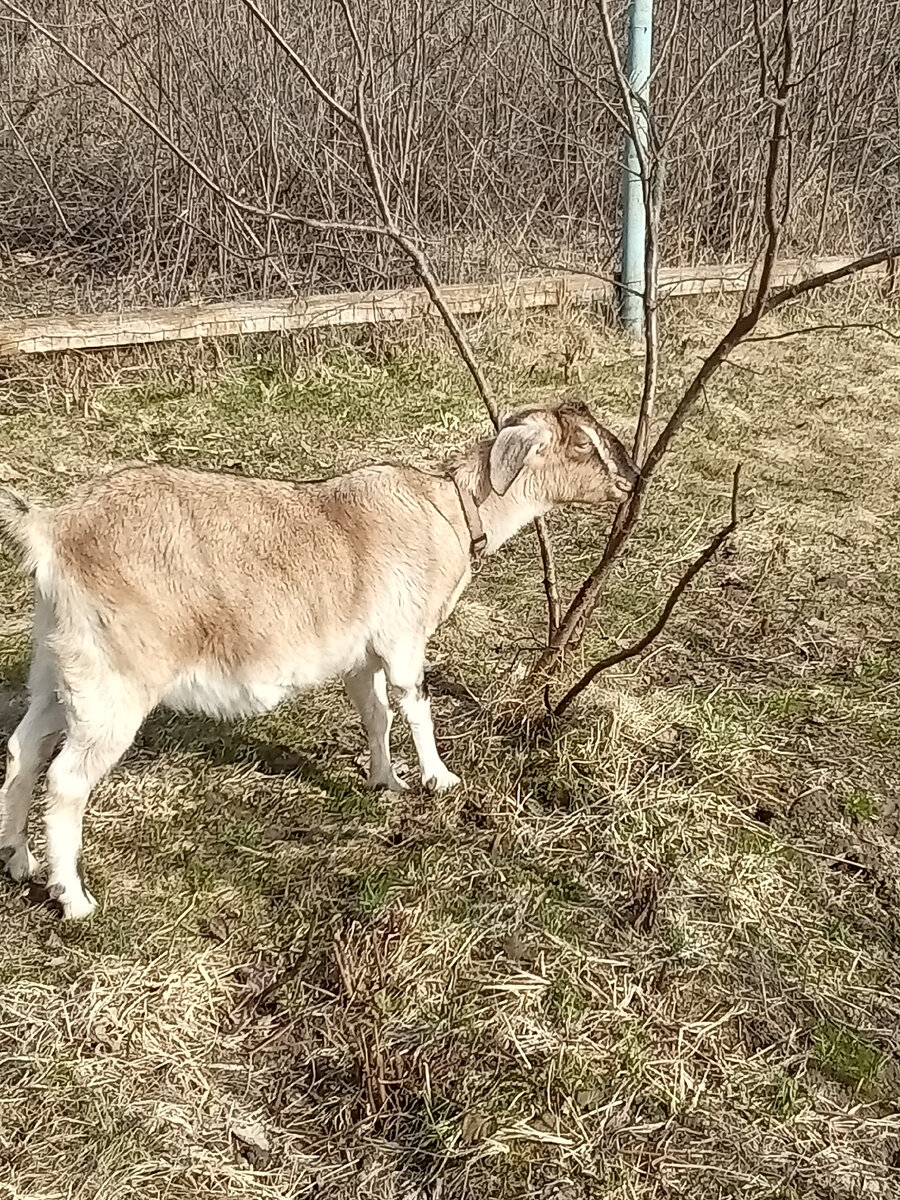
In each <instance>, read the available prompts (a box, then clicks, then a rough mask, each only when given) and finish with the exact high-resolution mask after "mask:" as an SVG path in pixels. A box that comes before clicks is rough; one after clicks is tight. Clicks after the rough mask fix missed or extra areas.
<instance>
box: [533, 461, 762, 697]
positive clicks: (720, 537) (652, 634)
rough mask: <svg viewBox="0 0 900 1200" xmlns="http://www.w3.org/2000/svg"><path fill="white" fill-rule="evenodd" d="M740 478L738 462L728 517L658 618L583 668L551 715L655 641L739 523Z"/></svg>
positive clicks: (680, 580) (679, 583)
mask: <svg viewBox="0 0 900 1200" xmlns="http://www.w3.org/2000/svg"><path fill="white" fill-rule="evenodd" d="M740 478H741V467H740V464H738V465H737V466H736V467H735V469H734V478H733V480H732V485H731V520H730V521H729V522H728V524H727V525H726V526H725V527H724V528H723V529H720V530H719V532H718V533H717V534H716V536H715V537H714V538H713V539H712V541H711V542H710V543H709V545H708V546H707V547H706V549H705V550H704V551H703V553H702V554H701V555H700V556H699V557H698V558H696V559H695V560H694V561H693V562H692V563H691V565H690V566H689V567H688V569H687V570H686V571H685V573H684V574H683V575H682V576H681V578H680V579H679V580H678V583H676V585H675V587H674V588H673V589H672V591H671V592H670V593H669V598H668V600H666V602H665V604H664V605H663V609H662V612H661V613H660V614H659V618H658V620H657V622H656V624H655V625H654V626H653V628H652V629H650V630H649V631H648V632H647V633H645V634H644V636H643V637H642V638H641V639H640V641H637V642H635V643H634V644H633V645H631V646H628V647H627V648H626V649H625V650H619V651H618V652H617V653H616V654H611V655H610V656H609V658H604V659H601V660H600V662H597V663H594V665H593V666H592V667H591V668H590V670H588V671H585V673H584V675H582V677H581V678H580V679H579V680H578V682H577V683H575V684H573V685H572V687H570V688H569V690H568V691H567V692H566V694H565V695H564V696H563V698H562V699H561V700H560V701H559V703H558V704H557V705H556V707H555V708H554V709H553V713H554V715H555V716H557V717H559V716H562V714H563V713H564V712H565V710H566V709H567V708H568V707H569V706H570V704H572V702H573V701H575V700H577V699H578V697H579V696H580V695H581V693H582V692H583V691H584V690H585V688H587V687H589V686H590V684H592V683H593V682H594V680H595V679H596V678H597V676H598V675H600V674H601V673H602V672H603V671H608V670H609V668H610V667H615V666H618V664H619V663H623V662H627V661H628V659H630V658H636V657H637V656H638V655H639V654H643V652H644V651H645V650H646V649H647V648H648V646H650V645H651V644H652V643H653V642H655V641H656V639H657V638H658V637H659V635H660V634H661V633H662V631H663V630H664V629H665V627H666V624H667V623H668V620H669V617H671V615H672V613H673V611H674V609H675V606H676V604H677V603H678V601H679V599H680V598H681V596H682V595H683V593H684V592H685V591H686V589H687V588H688V587H689V586H690V584H691V582H692V581H693V580H694V579H695V578H696V577H697V575H699V574H700V572H701V571H702V570H703V568H704V567H705V566H706V564H707V563H708V562H709V561H710V560H711V559H712V558H713V557H714V556H715V554H716V552H717V551H718V549H719V547H720V546H721V545H722V543H723V542H724V541H725V540H726V538H728V537H730V536H731V534H733V533H734V531H735V530H736V529H737V527H738V525H739V523H740V521H739V516H738V485H739V483H740Z"/></svg>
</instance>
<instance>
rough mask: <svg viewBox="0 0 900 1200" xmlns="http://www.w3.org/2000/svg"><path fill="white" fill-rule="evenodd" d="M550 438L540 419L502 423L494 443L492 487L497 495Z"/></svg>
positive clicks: (508, 485)
mask: <svg viewBox="0 0 900 1200" xmlns="http://www.w3.org/2000/svg"><path fill="white" fill-rule="evenodd" d="M549 441H550V431H549V430H548V429H547V427H546V426H545V425H543V424H539V423H538V422H537V421H521V422H515V423H510V424H508V425H503V426H502V428H501V429H500V432H499V433H498V434H497V436H496V438H494V444H493V445H492V446H491V459H490V474H491V487H492V488H493V489H494V491H495V492H496V493H497V495H498V496H503V495H504V494H505V493H506V492H508V491H509V489H510V487H511V486H512V484H513V482H514V481H515V479H516V477H517V476H518V474H519V472H520V471H521V470H522V468H523V467H524V466H525V464H526V463H527V462H528V461H529V459H531V458H533V457H534V456H535V455H536V454H537V453H539V451H540V450H542V449H543V448H544V446H546V445H547V443H548V442H549Z"/></svg>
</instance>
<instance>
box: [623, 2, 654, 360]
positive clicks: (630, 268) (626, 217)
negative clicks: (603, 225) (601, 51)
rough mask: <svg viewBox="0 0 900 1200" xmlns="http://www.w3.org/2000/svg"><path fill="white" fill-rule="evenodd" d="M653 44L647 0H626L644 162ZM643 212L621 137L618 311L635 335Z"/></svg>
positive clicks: (629, 150) (634, 155)
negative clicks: (622, 162) (622, 170)
mask: <svg viewBox="0 0 900 1200" xmlns="http://www.w3.org/2000/svg"><path fill="white" fill-rule="evenodd" d="M652 47H653V0H632V3H631V8H630V10H629V14H628V54H627V58H626V66H625V72H626V75H627V76H628V85H629V87H630V88H631V94H632V96H633V97H634V98H635V100H634V111H635V125H636V126H637V135H638V140H639V142H640V147H641V151H642V153H643V157H644V161H645V162H647V161H648V153H647V147H648V138H647V119H646V117H645V115H644V113H645V109H644V105H646V104H647V102H648V100H649V96H650V58H651V53H652ZM646 233H647V210H646V206H645V205H644V191H643V187H642V186H641V168H640V158H639V156H638V148H637V146H635V144H634V141H633V139H632V138H631V136H630V134H629V136H627V137H626V139H625V170H624V174H623V178H622V268H621V274H620V283H621V293H620V295H621V315H622V325H623V327H624V329H625V332H626V333H628V334H629V335H630V336H631V337H633V338H635V339H640V338H642V337H643V334H644V307H643V298H644V286H645V279H644V240H645V238H646Z"/></svg>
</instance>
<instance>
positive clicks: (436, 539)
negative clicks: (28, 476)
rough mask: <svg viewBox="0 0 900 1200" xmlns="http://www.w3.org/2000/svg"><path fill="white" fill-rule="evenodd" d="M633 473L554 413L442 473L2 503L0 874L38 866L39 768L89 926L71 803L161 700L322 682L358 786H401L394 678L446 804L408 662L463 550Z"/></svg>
mask: <svg viewBox="0 0 900 1200" xmlns="http://www.w3.org/2000/svg"><path fill="white" fill-rule="evenodd" d="M636 477H637V472H636V469H635V466H634V464H633V463H632V461H631V459H630V457H629V455H628V453H627V452H626V450H625V449H624V447H623V446H622V444H621V443H620V442H619V441H618V440H617V439H616V438H615V437H614V436H613V435H612V434H611V433H610V432H609V431H608V430H607V429H605V428H604V427H603V426H602V425H600V424H599V423H598V422H597V421H596V420H595V419H594V418H593V416H592V415H591V413H590V411H589V410H588V409H587V407H586V406H585V405H583V404H581V403H580V402H572V401H566V402H563V403H558V404H556V405H555V406H551V407H548V408H532V409H528V410H525V411H522V412H519V413H515V414H513V415H511V416H509V417H507V418H506V419H505V420H504V421H503V422H502V423H501V427H500V429H499V431H498V432H497V434H496V436H494V437H492V438H489V439H487V440H484V441H481V442H479V443H478V444H477V445H475V446H473V447H472V448H471V449H470V450H469V451H468V452H467V453H464V454H462V455H460V456H459V457H457V458H455V459H451V460H448V462H447V463H446V464H445V466H444V469H443V470H442V471H441V472H434V473H432V472H428V471H424V470H419V469H417V468H414V467H409V466H385V465H379V466H369V467H362V468H360V469H358V470H355V471H351V472H349V473H348V474H345V475H339V476H336V477H334V478H330V479H325V480H317V481H313V482H288V481H281V480H275V479H259V478H248V477H244V476H240V475H227V474H220V473H215V472H208V471H195V470H187V469H182V468H176V467H168V466H150V465H137V466H125V467H120V468H118V469H115V470H113V471H111V472H110V473H107V474H104V475H102V476H100V477H99V478H97V479H94V480H93V481H91V482H89V483H87V484H86V485H84V486H82V487H81V489H80V490H77V491H76V492H75V493H74V494H73V495H72V496H71V497H70V498H69V499H67V500H65V501H63V502H62V503H61V504H59V505H57V506H55V507H43V506H39V505H36V504H34V503H32V502H31V501H29V500H27V499H25V498H24V497H22V496H21V495H19V494H18V493H17V492H14V491H13V490H12V489H10V488H6V487H0V525H2V526H3V527H5V529H6V532H7V533H8V535H10V537H11V539H12V541H13V542H14V543H15V544H17V545H18V547H19V548H20V549H21V550H22V551H23V552H24V566H25V569H26V571H28V572H29V573H30V574H32V575H33V576H34V590H35V612H34V630H33V655H32V662H31V668H30V674H29V684H28V687H29V696H30V703H29V707H28V711H27V713H26V715H25V717H24V718H23V720H22V721H21V723H20V724H19V725H18V727H17V728H16V730H15V731H14V733H13V734H12V736H11V737H10V739H9V746H8V750H7V767H6V779H5V782H4V785H3V789H2V791H0V808H2V811H0V861H2V862H3V863H4V864H5V866H6V869H7V871H8V872H9V873H10V874H11V875H12V877H13V878H14V879H16V880H23V879H27V878H28V877H30V876H31V874H32V873H33V871H34V870H35V867H36V863H35V859H34V857H33V855H32V853H31V850H30V849H29V846H28V837H27V827H28V813H29V808H30V805H31V800H32V795H33V792H34V788H35V785H36V783H37V780H38V776H39V774H40V773H41V771H42V770H43V769H44V767H45V766H46V765H47V764H48V763H50V767H49V771H48V773H47V785H46V791H47V797H46V815H45V824H46V838H47V859H48V867H49V878H48V886H49V891H50V895H51V896H52V897H53V898H54V899H56V900H58V901H59V903H60V905H61V907H62V910H63V915H64V917H67V918H81V917H88V916H90V914H91V913H92V912H93V911H94V908H95V906H96V902H95V900H94V898H93V897H92V896H91V895H90V893H88V892H87V891H86V890H85V888H84V885H83V881H82V877H81V871H80V853H81V838H82V820H83V815H84V810H85V807H86V804H87V800H88V797H89V795H90V792H91V789H92V788H93V787H94V786H95V785H96V784H97V782H98V781H99V780H100V779H101V778H103V776H104V775H105V774H106V773H107V772H108V771H109V770H110V769H111V768H112V767H113V766H114V765H115V763H116V762H117V761H118V760H119V759H120V758H121V756H122V755H123V754H124V753H125V751H126V750H127V749H128V747H129V746H130V745H131V743H132V741H133V740H134V737H135V735H136V733H137V731H138V728H139V727H140V725H141V723H142V721H143V720H144V718H145V717H146V716H147V714H148V713H149V712H150V711H151V710H152V709H153V708H155V707H156V706H157V705H159V704H164V705H166V706H168V707H170V708H175V709H180V710H182V711H199V712H202V713H206V714H208V715H210V716H215V717H221V718H227V717H238V716H245V715H249V714H251V713H258V712H264V711H266V710H268V709H270V708H272V707H274V706H275V705H276V704H278V703H279V702H280V701H281V700H283V699H285V698H287V697H289V696H292V695H296V694H297V693H298V692H300V691H302V690H305V689H308V688H312V687H315V686H316V685H317V684H320V683H323V682H325V681H326V680H328V679H332V678H335V677H338V676H340V677H342V678H343V681H344V684H345V686H346V690H347V693H348V695H349V698H350V700H351V701H352V703H353V705H354V706H355V708H356V710H357V712H358V713H359V716H360V718H361V720H362V723H363V725H364V727H365V730H366V733H367V735H368V743H369V755H370V762H369V775H368V784H369V785H370V786H372V787H376V788H390V789H391V790H395V791H397V790H402V788H403V787H404V785H403V783H402V782H401V781H400V779H399V778H398V777H397V774H396V772H395V770H394V767H393V764H392V762H391V751H390V741H389V736H390V729H391V723H392V720H393V714H392V711H391V708H390V705H389V701H388V691H387V685H388V683H390V685H391V686H392V687H393V688H394V689H396V690H397V692H398V693H399V697H400V707H401V709H402V711H403V713H404V716H405V717H406V719H407V721H408V723H409V725H410V728H411V731H412V736H413V741H414V743H415V748H416V753H417V757H418V759H419V765H420V767H421V772H422V782H423V784H424V785H425V786H426V787H429V788H431V789H434V790H437V791H440V790H442V789H444V788H449V787H453V786H454V785H455V784H457V783H459V779H458V777H457V776H456V775H454V774H453V773H452V772H451V771H450V770H449V769H448V768H447V767H446V766H445V764H444V762H443V761H442V759H441V757H440V755H439V754H438V750H437V746H436V745H435V740H434V729H433V726H432V720H431V709H430V705H429V700H428V695H427V692H426V689H425V684H424V664H425V648H426V643H427V641H428V639H429V638H430V637H431V635H432V634H433V633H434V631H435V630H436V629H437V627H438V625H440V623H441V622H442V621H444V620H445V619H446V618H447V616H449V614H450V613H451V612H452V611H453V608H454V607H455V605H456V603H457V601H458V600H459V597H460V595H461V594H462V592H463V590H464V589H465V587H466V585H467V584H468V583H469V580H470V579H471V574H472V572H471V560H472V556H473V554H474V555H477V554H478V553H480V552H482V551H483V552H484V553H487V554H491V553H493V552H494V551H495V550H497V549H498V547H500V546H501V545H502V544H503V543H504V542H505V541H507V539H508V538H510V537H511V536H512V535H513V534H514V533H516V532H517V531H518V530H519V529H521V528H522V526H524V525H525V524H526V523H527V522H528V521H530V520H531V519H532V518H534V517H537V516H540V515H541V514H543V513H545V512H547V511H549V510H550V509H551V508H553V507H554V506H557V505H564V504H569V503H588V504H602V503H609V502H613V503H620V502H622V501H623V500H624V499H625V498H627V496H628V495H629V493H630V491H631V489H632V487H633V485H634V482H635V479H636ZM61 739H62V747H61V749H60V750H59V753H58V754H56V756H55V757H53V756H54V752H55V750H56V747H57V745H58V744H59V742H60V740H61ZM51 759H52V762H51Z"/></svg>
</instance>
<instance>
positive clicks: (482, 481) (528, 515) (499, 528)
mask: <svg viewBox="0 0 900 1200" xmlns="http://www.w3.org/2000/svg"><path fill="white" fill-rule="evenodd" d="M491 445H492V443H491V442H489V441H486V442H480V443H479V444H478V445H477V446H473V447H472V449H471V450H470V451H469V453H468V454H467V455H465V457H464V458H462V459H459V460H458V461H457V462H456V463H454V464H453V467H452V469H453V473H454V475H455V476H456V478H457V480H458V481H459V484H460V486H461V487H464V488H468V490H469V491H470V492H471V493H472V495H473V497H474V498H475V503H476V504H477V505H478V511H479V514H480V516H481V522H482V524H483V525H484V532H485V535H486V537H487V544H486V545H485V548H484V552H485V554H493V553H494V551H495V550H499V548H500V547H501V546H502V545H503V543H504V542H507V541H509V539H510V538H511V537H513V535H514V534H516V533H518V532H519V530H520V529H521V528H522V527H523V526H525V525H527V524H528V522H529V521H533V520H534V518H535V517H540V516H543V514H544V513H545V512H549V510H550V509H551V508H552V507H553V505H552V504H551V502H550V501H549V500H546V499H545V498H544V497H542V496H538V495H536V494H535V490H534V487H533V484H534V480H533V478H532V477H531V476H530V475H529V474H528V473H527V472H524V473H523V475H522V476H520V477H519V478H518V479H516V480H515V481H514V482H513V484H512V486H511V487H510V489H509V491H507V492H506V493H505V494H504V495H503V496H498V495H497V493H496V492H495V491H493V490H492V489H491V480H490V467H489V460H490V452H491ZM529 485H531V486H529Z"/></svg>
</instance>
